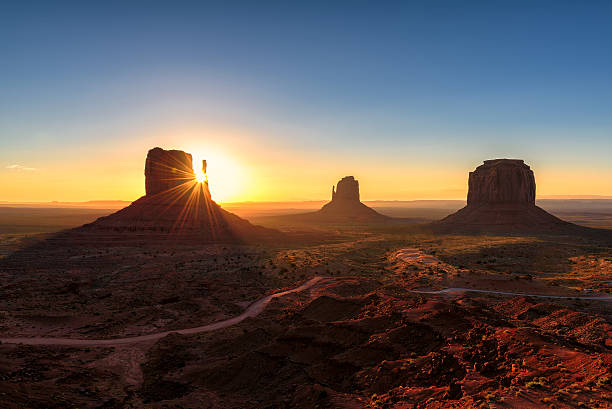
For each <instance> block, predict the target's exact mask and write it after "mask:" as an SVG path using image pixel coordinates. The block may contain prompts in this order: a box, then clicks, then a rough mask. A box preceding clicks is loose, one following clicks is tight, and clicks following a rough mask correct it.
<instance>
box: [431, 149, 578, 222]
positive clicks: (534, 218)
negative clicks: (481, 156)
mask: <svg viewBox="0 0 612 409" xmlns="http://www.w3.org/2000/svg"><path fill="white" fill-rule="evenodd" d="M468 186H469V189H468V200H467V202H468V203H467V206H466V207H464V208H463V209H461V210H459V211H458V212H456V213H453V214H451V215H450V216H447V217H446V218H444V219H442V220H441V221H440V222H439V223H438V225H439V226H443V227H445V228H450V229H467V230H487V229H491V228H492V229H496V230H507V231H512V230H547V229H553V228H557V227H561V226H568V225H570V224H569V223H567V222H564V221H562V220H560V219H558V218H556V217H555V216H553V215H551V214H550V213H547V212H546V211H544V210H542V209H541V208H539V207H538V206H536V205H535V189H536V185H535V177H534V174H533V171H532V170H531V169H530V168H529V166H527V165H526V164H525V163H524V162H523V161H522V160H518V159H494V160H486V161H484V164H483V165H480V166H478V167H477V168H476V170H474V171H473V172H470V176H469V180H468Z"/></svg>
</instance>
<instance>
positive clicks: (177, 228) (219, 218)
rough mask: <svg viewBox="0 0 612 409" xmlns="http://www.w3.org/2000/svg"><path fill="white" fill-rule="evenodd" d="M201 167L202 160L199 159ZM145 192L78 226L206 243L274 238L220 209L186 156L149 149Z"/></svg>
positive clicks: (267, 232)
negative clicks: (196, 177)
mask: <svg viewBox="0 0 612 409" xmlns="http://www.w3.org/2000/svg"><path fill="white" fill-rule="evenodd" d="M202 169H203V170H204V171H206V161H203V163H202ZM145 188H146V195H145V196H143V197H141V198H140V199H138V200H136V201H135V202H133V203H132V204H131V205H129V206H128V207H126V208H124V209H121V210H119V211H118V212H116V213H113V214H111V215H109V216H106V217H102V218H100V219H98V220H96V221H95V222H93V223H90V224H88V225H85V226H83V228H82V229H83V230H85V231H95V232H103V231H107V232H108V231H112V232H115V233H117V234H118V235H119V238H121V237H120V236H121V235H124V234H126V233H127V232H131V233H136V234H140V235H142V236H143V237H147V238H149V237H154V236H173V237H177V238H178V237H182V238H196V239H198V240H199V241H206V242H242V241H250V240H259V239H261V238H264V237H271V238H272V237H276V236H278V235H280V233H279V232H277V231H275V230H271V229H265V228H263V227H259V226H253V225H252V224H251V223H249V222H248V221H246V220H244V219H241V218H240V217H238V216H236V215H235V214H233V213H230V212H228V211H226V210H223V209H222V208H221V207H220V206H219V205H218V204H217V203H215V202H214V201H213V200H212V198H211V195H210V191H209V188H208V181H204V182H202V183H200V182H198V181H197V180H196V179H195V174H194V172H193V169H192V158H191V155H190V154H188V153H185V152H183V151H177V150H170V151H166V150H163V149H161V148H154V149H151V150H150V151H149V153H148V155H147V159H146V162H145Z"/></svg>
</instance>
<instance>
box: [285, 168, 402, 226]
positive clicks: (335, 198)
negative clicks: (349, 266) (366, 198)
mask: <svg viewBox="0 0 612 409" xmlns="http://www.w3.org/2000/svg"><path fill="white" fill-rule="evenodd" d="M295 217H297V218H300V219H303V220H308V221H313V222H330V223H335V222H340V223H342V222H359V223H364V222H366V223H369V222H380V221H387V220H390V217H387V216H384V215H382V214H380V213H378V212H377V211H376V210H374V209H372V208H370V207H368V206H366V205H364V204H363V203H361V201H360V200H359V182H358V181H357V180H356V179H355V178H354V177H353V176H346V177H344V178H342V179H341V180H340V181H339V182H338V184H337V185H336V186H335V187H332V200H331V202H329V203H327V204H325V205H324V206H323V207H322V208H321V209H320V210H318V211H316V212H314V213H307V214H302V215H296V216H295Z"/></svg>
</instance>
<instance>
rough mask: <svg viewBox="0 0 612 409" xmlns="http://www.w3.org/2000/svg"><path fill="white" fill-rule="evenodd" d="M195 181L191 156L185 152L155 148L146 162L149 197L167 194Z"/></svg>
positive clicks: (146, 187) (146, 186) (146, 182)
mask: <svg viewBox="0 0 612 409" xmlns="http://www.w3.org/2000/svg"><path fill="white" fill-rule="evenodd" d="M193 179H194V174H193V167H192V158H191V155H190V154H188V153H185V152H183V151H177V150H169V151H166V150H163V149H162V148H153V149H151V150H150V151H149V153H148V154H147V160H146V162H145V191H146V194H147V195H154V194H157V193H161V192H166V191H168V190H170V189H172V188H175V187H177V186H180V185H182V184H184V183H186V182H191V181H192V180H193Z"/></svg>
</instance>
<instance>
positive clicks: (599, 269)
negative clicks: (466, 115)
mask: <svg viewBox="0 0 612 409" xmlns="http://www.w3.org/2000/svg"><path fill="white" fill-rule="evenodd" d="M347 234H348V233H347ZM354 234H355V235H354V236H352V237H351V238H350V239H348V240H347V241H345V242H339V243H337V244H329V245H326V246H318V245H316V246H302V247H291V248H286V249H282V248H276V249H273V248H266V249H260V250H259V251H258V252H254V250H255V249H254V248H253V247H245V246H242V247H229V246H225V248H223V247H219V246H216V247H210V249H208V250H206V252H201V253H197V252H196V253H194V251H195V249H187V248H181V247H177V248H176V249H174V250H172V251H173V252H174V253H175V254H174V255H172V254H171V253H170V252H168V253H163V252H162V251H161V249H159V248H158V249H153V248H143V249H142V250H141V253H140V254H141V255H138V258H134V256H135V255H137V254H139V253H138V250H137V249H136V248H130V249H125V250H124V249H122V248H116V249H114V250H112V251H111V253H109V254H105V253H100V252H99V251H100V250H94V249H91V248H88V249H80V250H78V249H77V250H73V251H74V252H75V253H77V254H73V256H72V257H75V256H78V257H76V258H74V259H73V260H72V262H71V263H74V262H75V260H80V261H77V262H76V263H77V264H75V266H77V265H81V264H80V263H85V264H83V265H82V267H81V268H85V267H86V266H89V268H95V269H97V272H95V273H94V270H90V271H91V272H90V273H85V271H84V270H81V272H79V273H77V272H76V271H75V272H73V273H72V274H74V278H70V277H69V276H65V275H62V274H61V273H60V271H62V268H59V269H58V271H57V273H52V270H49V269H48V268H49V267H46V268H47V270H45V268H43V267H42V266H43V265H46V264H48V263H45V262H44V260H43V261H41V264H37V263H36V262H35V261H34V260H30V261H29V262H25V260H24V259H23V257H25V255H26V254H28V252H31V251H32V249H26V250H24V251H22V252H18V253H16V254H15V255H12V256H9V257H8V258H6V259H5V260H3V261H2V263H3V264H2V265H3V267H6V266H10V265H12V263H17V260H20V261H19V263H18V264H29V265H30V268H31V270H30V271H32V272H34V271H38V279H37V280H36V281H32V280H31V281H29V283H30V285H29V286H25V285H23V283H24V281H23V278H21V279H20V278H19V277H20V276H21V274H20V273H19V272H17V271H13V273H11V274H10V275H6V274H5V275H4V276H3V287H2V288H3V291H4V293H5V294H6V296H7V297H5V299H4V300H3V302H2V304H1V309H2V310H3V314H4V315H3V321H2V337H8V336H15V335H19V336H33V335H37V336H41V334H45V335H44V336H50V337H51V336H52V337H67V338H104V339H109V340H111V339H113V338H116V337H124V336H137V335H144V334H151V333H156V332H159V331H161V330H172V329H173V328H174V329H181V328H189V327H196V326H200V325H205V324H207V323H211V322H217V321H221V320H223V319H227V318H231V317H233V316H237V315H239V314H240V313H241V311H244V309H245V308H246V306H247V305H248V304H250V303H251V302H254V301H256V300H257V299H260V298H261V297H262V296H264V295H265V294H266V293H267V294H271V293H274V292H277V291H280V289H283V288H284V289H290V288H292V287H294V286H296V285H299V284H300V283H303V282H305V281H306V279H307V278H309V277H312V276H313V275H315V274H321V273H327V275H331V276H332V277H330V278H326V279H323V280H321V281H320V282H318V283H317V284H316V285H315V286H313V287H311V288H309V289H308V290H306V291H303V292H301V293H295V294H287V295H285V296H284V297H281V298H277V299H273V300H271V301H270V304H268V306H267V308H266V309H265V310H264V311H263V312H262V313H261V314H259V315H257V316H253V317H251V318H248V319H246V320H244V321H241V322H239V323H237V324H236V325H233V326H230V327H227V328H222V329H219V330H217V331H211V332H204V333H199V334H192V335H189V334H186V335H180V334H176V333H171V334H170V335H167V336H165V337H163V338H161V339H159V340H152V341H147V342H138V343H134V344H130V345H119V344H118V345H103V346H81V347H71V346H56V345H36V346H28V345H18V344H8V343H5V344H3V345H1V346H0V357H1V360H0V400H1V401H2V402H3V406H4V407H8V408H11V407H15V408H22V407H28V408H30V407H31V408H48V407H56V408H60V407H81V408H82V407H91V408H124V407H154V408H181V407H183V408H190V407H194V408H197V407H210V408H260V407H269V408H285V407H286V408H289V407H297V408H313V407H319V408H324V407H330V408H336V407H337V408H367V407H380V408H430V407H433V408H471V407H487V408H488V407H498V408H536V407H544V408H551V407H556V408H571V407H586V408H606V407H610V406H611V405H612V389H611V385H610V378H611V377H610V372H611V371H612V354H611V353H610V349H611V348H612V343H611V342H610V340H611V339H612V338H611V334H612V326H611V324H610V319H611V317H610V303H609V302H607V301H604V300H578V299H539V298H535V297H524V296H519V297H515V296H500V295H489V294H478V293H467V292H459V293H449V294H418V293H414V291H415V290H416V291H421V290H439V289H443V288H448V287H464V288H467V287H472V288H479V289H483V290H503V291H514V292H530V293H533V294H540V295H559V296H561V295H569V296H596V295H604V296H605V295H606V294H608V293H607V292H608V291H609V290H610V287H609V269H608V268H609V264H608V262H607V261H606V260H612V253H611V252H610V247H609V245H608V244H603V243H599V244H596V243H591V242H584V243H580V242H577V243H575V244H574V245H569V244H566V245H565V247H564V246H562V245H561V244H560V243H561V242H563V241H564V240H565V238H563V237H561V238H557V239H555V238H551V237H548V238H540V239H536V238H519V237H496V238H494V237H467V236H464V237H461V236H410V237H397V236H395V235H390V236H389V235H365V236H364V235H363V233H361V232H355V233H354ZM553 240H556V241H555V242H554V243H553ZM413 243H414V244H416V243H419V245H418V246H414V244H413ZM589 243H590V244H589ZM402 244H403V245H405V244H410V245H411V246H412V247H409V248H406V247H401V245H402ZM523 246H524V247H523ZM213 249H215V250H213ZM37 251H38V252H39V253H37V254H38V257H36V259H40V255H41V254H44V253H45V252H48V251H50V250H49V249H46V250H44V251H43V250H41V249H38V250H37ZM56 251H68V250H67V249H64V250H56ZM200 251H201V250H200ZM529 251H534V252H536V253H538V254H540V255H541V257H542V259H541V260H537V259H534V258H533V257H532V256H531V255H530V254H529ZM29 254H32V253H29ZM59 254H61V253H56V254H54V255H53V256H52V258H56V259H59V258H61V257H58V255H59ZM122 257H129V260H130V262H131V263H133V267H134V268H131V269H127V268H126V269H125V270H124V271H114V270H112V268H113V267H112V266H113V265H116V262H117V261H119V260H121V258H122ZM88 260H96V262H95V263H93V264H87V263H86V262H87V261H88ZM127 260H128V259H126V260H125V261H127ZM179 260H183V262H184V263H185V264H180V263H181V262H180V261H179ZM482 260H485V262H484V263H483V262H482ZM558 260H565V261H564V263H559V261H558ZM125 261H124V262H125ZM594 261H595V262H594ZM232 263H235V270H234V272H233V273H232V274H228V273H227V272H228V271H230V268H229V267H230V266H231V265H232ZM177 264H178V266H177ZM508 264H511V265H513V269H514V270H515V271H516V272H511V273H508V272H507V271H506V270H505V269H506V267H504V266H505V265H508ZM107 265H108V267H107ZM74 268H76V267H74ZM168 270H172V271H173V272H172V273H169V272H166V273H163V274H162V275H159V274H160V273H162V272H163V271H168ZM3 271H7V270H6V269H3ZM104 271H108V273H104ZM138 271H140V272H138ZM156 271H159V272H160V273H156ZM536 271H539V273H536ZM563 271H566V272H565V273H563ZM560 273H562V274H563V275H565V276H568V277H573V281H567V282H558V283H557V284H556V285H550V283H551V282H556V281H555V280H559V278H558V277H559V274H560ZM88 275H89V276H90V277H92V278H93V277H96V276H98V277H99V279H89V281H87V280H83V277H86V276H88ZM529 276H531V278H529ZM45 277H46V278H45ZM147 277H148V278H147ZM75 278H78V282H79V284H78V286H77V287H78V288H77V289H75V290H74V291H73V290H70V289H69V288H68V287H70V288H72V287H71V284H70V283H72V282H74V281H75ZM149 278H150V279H149ZM602 279H607V280H608V281H602ZM41 280H42V281H41ZM17 283H19V285H17ZM577 283H580V284H577ZM213 286H214V287H213ZM576 287H582V288H584V289H587V288H590V289H591V290H584V289H583V290H580V291H579V290H578V289H577V288H576ZM238 288H239V289H240V290H239V291H236V290H237V289H238ZM266 288H268V289H269V290H266ZM64 289H66V290H64ZM103 292H104V293H107V294H110V295H109V296H106V297H99V296H98V295H97V294H102V293H103ZM45 293H50V294H49V295H48V296H45ZM62 294H63V295H62ZM157 294H159V296H157ZM213 294H214V298H215V300H217V301H216V302H215V303H211V302H210V301H211V297H212V296H213ZM58 295H61V296H60V298H58ZM162 295H163V297H162ZM160 297H161V298H160ZM52 298H53V299H58V300H59V299H65V300H64V301H62V302H60V303H58V304H57V305H56V306H55V307H54V310H53V311H45V310H44V308H45V306H48V305H50V303H51V299H52ZM206 300H208V301H206ZM204 301H206V302H204ZM37 317H38V318H37ZM52 317H55V318H54V319H55V321H53V320H51V318H52ZM37 320H38V321H37ZM41 325H44V326H45V327H44V328H46V329H43V327H41ZM30 327H33V328H30ZM34 327H35V328H34Z"/></svg>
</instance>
